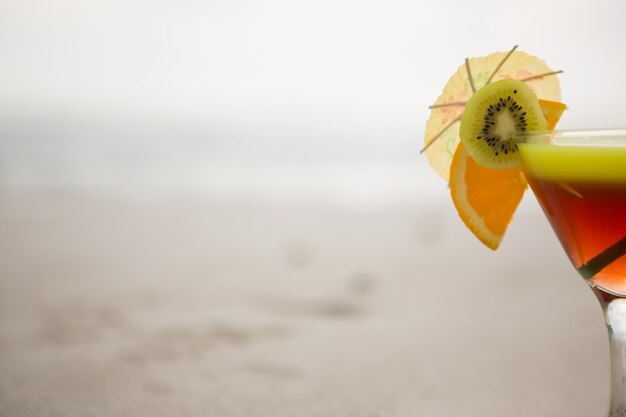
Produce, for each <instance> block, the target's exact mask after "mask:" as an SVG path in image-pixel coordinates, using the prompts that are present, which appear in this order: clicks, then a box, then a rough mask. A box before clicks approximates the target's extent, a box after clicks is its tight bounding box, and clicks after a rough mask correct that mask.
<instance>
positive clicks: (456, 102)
mask: <svg viewBox="0 0 626 417" xmlns="http://www.w3.org/2000/svg"><path fill="white" fill-rule="evenodd" d="M466 104H467V101H451V102H450V103H442V104H431V105H430V106H428V108H429V109H431V110H432V109H438V108H441V107H450V106H465V105H466Z"/></svg>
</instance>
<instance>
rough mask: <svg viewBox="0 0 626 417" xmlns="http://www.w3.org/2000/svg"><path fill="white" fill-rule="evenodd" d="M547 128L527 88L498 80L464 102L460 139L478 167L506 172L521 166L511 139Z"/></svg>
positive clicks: (537, 104) (514, 144) (539, 109)
mask: <svg viewBox="0 0 626 417" xmlns="http://www.w3.org/2000/svg"><path fill="white" fill-rule="evenodd" d="M547 128H548V124H547V122H546V119H545V117H544V116H543V113H542V111H541V107H540V106H539V101H538V99H537V96H536V95H535V93H534V92H533V91H532V90H531V89H530V87H528V86H527V85H526V84H525V83H524V82H523V81H517V80H500V81H496V82H493V83H491V84H487V85H486V86H484V87H483V88H481V89H480V90H478V91H477V92H476V93H475V94H474V95H473V96H472V97H471V98H470V100H469V101H468V102H467V105H466V106H465V111H464V112H463V117H462V119H461V128H460V131H459V135H460V137H461V142H463V145H464V146H465V149H467V152H468V153H469V154H470V156H471V157H472V158H473V159H474V160H475V161H476V163H477V164H478V165H481V166H484V167H487V168H492V169H506V168H514V167H517V166H519V165H520V161H519V154H518V151H517V144H516V143H515V141H514V140H513V137H514V135H515V134H516V133H523V132H531V131H544V130H547Z"/></svg>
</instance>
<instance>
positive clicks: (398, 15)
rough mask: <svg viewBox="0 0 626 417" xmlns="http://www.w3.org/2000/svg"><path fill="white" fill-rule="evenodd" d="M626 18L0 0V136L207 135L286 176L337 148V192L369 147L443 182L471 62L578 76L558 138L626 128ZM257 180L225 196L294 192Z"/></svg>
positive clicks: (487, 10)
mask: <svg viewBox="0 0 626 417" xmlns="http://www.w3.org/2000/svg"><path fill="white" fill-rule="evenodd" d="M625 16H626V3H625V2H623V1H618V0H598V1H593V2H592V1H577V2H571V1H566V0H556V1H545V0H542V1H538V0H530V1H526V2H524V3H523V4H521V5H520V6H518V7H514V6H512V5H510V4H507V5H506V6H504V5H503V4H502V2H499V1H495V0H477V1H472V2H470V1H452V0H439V1H416V0H390V1H384V2H383V1H356V0H320V1H314V2H312V1H298V0H296V1H284V0H265V1H246V0H243V1H225V0H208V1H196V0H184V1H166V0H157V1H147V0H109V1H106V2H103V1H93V0H84V1H78V2H77V1H70V0H55V1H48V0H2V2H1V3H0V54H1V56H2V65H0V121H3V123H5V124H6V123H8V122H14V121H26V122H31V121H35V122H37V121H39V120H60V121H68V120H69V121H71V122H72V123H76V122H81V121H96V122H105V123H109V124H116V123H120V122H121V121H123V122H125V123H143V124H144V125H160V124H168V123H171V124H174V125H177V126H192V125H201V126H208V127H210V129H213V130H214V131H225V132H230V133H229V135H226V136H225V137H228V138H230V139H229V140H231V139H232V138H233V137H239V138H244V137H245V138H247V139H250V140H254V141H256V142H258V143H259V144H260V145H259V146H257V147H256V148H255V149H256V150H259V149H261V150H262V151H260V154H259V155H265V156H267V154H268V151H267V150H264V151H263V146H264V145H266V147H267V148H275V149H274V151H272V152H270V154H272V155H274V156H276V155H283V157H282V161H283V162H285V161H287V160H295V161H305V160H306V157H302V155H301V153H303V152H302V149H305V150H307V152H304V153H306V154H307V155H313V156H311V157H310V158H314V157H316V158H317V159H318V160H321V159H323V158H325V157H326V156H328V155H330V153H329V152H326V151H320V150H317V151H314V150H313V148H312V147H311V146H312V145H311V141H317V142H319V143H324V141H326V146H327V148H328V147H331V146H332V147H335V146H337V149H338V150H339V151H338V152H340V153H341V155H343V156H345V158H343V159H342V158H336V157H335V158H334V160H333V161H331V164H332V166H333V169H335V171H333V170H326V171H325V172H326V173H327V175H325V176H324V178H331V177H332V178H334V179H335V180H336V179H337V178H338V177H337V176H336V175H340V174H339V173H337V171H342V168H341V164H344V163H346V162H345V161H346V159H347V158H350V155H351V154H354V155H356V154H358V153H359V152H358V150H359V149H365V148H367V149H370V150H372V149H373V150H374V152H375V151H376V150H377V149H382V151H380V152H379V153H380V154H381V155H382V156H381V157H380V158H379V159H381V158H382V159H381V160H380V161H378V162H380V163H379V164H378V165H377V166H379V167H380V171H381V172H382V171H384V170H387V168H383V167H382V166H383V165H384V164H386V165H387V166H395V167H398V166H401V165H402V164H405V165H404V166H406V167H407V170H410V169H412V168H411V167H410V166H415V167H417V169H418V171H419V170H421V171H419V172H420V174H419V175H420V176H425V177H424V178H427V181H432V180H433V179H434V178H436V177H434V176H432V177H431V176H429V175H430V173H429V174H426V172H429V171H428V168H427V164H426V162H425V161H424V158H419V156H418V153H417V152H416V151H417V150H418V149H419V148H421V144H422V142H423V129H424V125H425V122H426V119H427V117H428V110H427V107H428V105H429V104H431V103H432V102H433V101H434V100H435V99H436V98H437V97H438V95H439V94H440V92H441V90H442V88H443V86H444V85H445V83H446V81H447V80H448V78H449V77H450V76H451V75H452V74H453V73H454V72H455V71H456V69H457V68H458V66H459V65H461V64H462V62H463V60H464V58H465V57H467V56H484V55H487V54H489V53H491V52H495V51H506V50H509V49H510V48H511V47H512V46H513V45H516V44H517V45H520V46H519V49H520V50H523V51H525V52H528V53H530V54H532V55H536V56H539V57H541V58H542V59H544V60H545V61H546V62H547V64H548V65H549V66H550V67H552V68H553V69H563V70H564V71H565V72H564V74H562V76H561V77H560V78H561V85H562V91H563V101H564V102H566V103H567V105H568V111H567V112H566V114H565V115H564V116H563V119H562V121H561V123H560V127H561V128H585V127H589V128H596V127H623V126H626V110H624V107H623V105H622V100H623V97H626V82H624V75H623V72H624V68H626V54H624V53H623V43H624V41H625V40H626V25H625V24H624V17H625ZM237 135H238V136H237ZM51 140H54V139H51ZM232 140H234V139H232ZM307 146H308V147H309V148H307ZM299 149H300V153H298V150H299ZM351 150H354V151H351ZM294 155H295V157H294ZM253 156H254V155H252V156H251V155H249V154H248V155H244V154H243V153H242V154H236V152H235V151H233V152H231V153H230V156H229V158H230V159H228V158H227V159H223V160H221V161H220V162H224V161H231V162H232V163H233V164H235V165H236V163H237V161H239V162H240V165H242V166H243V164H244V162H245V164H248V165H249V161H250V160H251V159H253ZM238 158H239V159H238ZM274 159H276V158H274ZM279 159H280V158H279ZM331 159H333V158H331ZM269 160H272V158H269ZM272 161H273V160H272ZM274 162H275V161H274ZM274 162H272V163H274ZM293 165H295V164H292V166H291V168H290V169H297V168H298V167H297V166H293ZM241 169H244V168H241ZM245 169H248V168H245ZM259 170H261V169H260V168H259ZM259 170H257V171H250V172H249V170H248V171H246V172H247V173H246V174H245V175H244V174H241V175H239V176H237V175H235V176H234V177H233V176H231V177H229V179H228V180H227V181H225V182H224V183H223V184H222V187H235V185H233V184H234V183H233V181H234V180H233V178H245V179H242V180H241V181H240V182H242V183H243V182H246V181H251V180H252V179H254V180H255V181H256V180H258V178H259V175H261V174H263V175H268V176H269V177H271V178H272V179H271V181H278V180H276V178H279V177H281V178H282V177H284V175H283V174H284V173H283V172H278V173H274V174H271V173H270V172H269V171H267V170H264V171H263V172H261V171H259ZM407 170H400V171H399V172H398V175H407V172H409V171H407ZM343 171H344V173H346V172H345V171H346V170H345V169H344V170H343ZM329 172H330V173H334V174H332V175H329V174H328V173H329ZM303 175H304V174H303ZM306 175H309V176H310V177H311V178H313V177H320V175H319V173H318V172H308V173H307V174H306ZM346 175H347V173H346ZM350 175H352V177H354V178H358V177H359V176H358V175H355V174H354V172H353V173H352V174H350ZM371 175H373V176H374V177H377V175H378V174H376V173H374V174H371ZM269 177H268V178H269ZM268 181H270V180H269V179H268ZM280 181H286V180H280ZM311 181H313V179H311ZM329 181H330V182H333V179H329ZM345 181H346V183H350V184H352V185H350V186H346V187H354V182H350V181H349V180H348V179H346V180H345ZM235 182H236V181H235ZM292 182H293V179H292ZM295 182H296V183H297V181H295ZM339 182H341V181H339ZM392 183H393V181H392V180H391V179H389V180H388V181H386V182H385V181H383V183H381V184H380V187H381V189H382V188H385V187H389V186H391V184H392ZM228 184H230V185H228ZM261 184H263V181H261ZM266 185H267V184H266ZM283 185H285V184H283ZM259 187H260V185H259ZM289 187H291V188H297V185H293V184H292V185H289ZM279 188H280V187H279ZM341 192H342V191H338V193H339V194H341Z"/></svg>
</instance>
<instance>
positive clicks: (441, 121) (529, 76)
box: [422, 45, 562, 181]
mask: <svg viewBox="0 0 626 417" xmlns="http://www.w3.org/2000/svg"><path fill="white" fill-rule="evenodd" d="M561 72H562V71H552V70H551V69H550V68H548V66H547V65H546V64H545V62H543V61H542V60H540V59H539V58H537V57H534V56H531V55H528V54H527V53H525V52H521V51H517V45H516V46H514V47H513V49H511V50H510V51H509V52H496V53H493V54H490V55H487V56H485V57H481V58H469V59H468V58H466V59H465V63H464V64H463V65H461V66H460V67H459V69H458V70H457V72H456V73H454V75H453V76H452V77H450V80H449V81H448V83H447V84H446V86H445V87H444V89H443V93H441V95H440V96H439V98H438V99H437V101H435V103H434V104H433V105H432V106H430V109H431V112H430V117H429V118H428V121H427V122H426V131H425V134H424V149H422V152H425V153H426V156H427V157H428V161H429V162H430V164H431V166H432V167H433V169H434V170H435V172H437V173H438V174H439V175H440V176H441V177H442V178H443V179H445V180H446V181H447V180H448V179H449V176H450V164H451V162H452V157H453V156H454V151H455V150H456V147H457V146H458V144H459V126H460V124H461V116H462V115H463V111H464V110H465V103H466V102H467V100H469V98H470V97H471V95H472V94H473V93H474V92H476V91H477V90H479V89H480V88H481V87H483V86H484V85H486V84H489V83H490V82H492V81H498V80H502V79H514V80H521V81H524V82H526V84H527V85H528V86H529V87H530V88H531V89H532V90H533V91H535V92H539V91H540V92H541V96H540V97H539V98H541V99H543V100H552V101H560V100H561V86H560V84H559V79H558V78H557V77H554V76H553V75H554V74H558V73H561Z"/></svg>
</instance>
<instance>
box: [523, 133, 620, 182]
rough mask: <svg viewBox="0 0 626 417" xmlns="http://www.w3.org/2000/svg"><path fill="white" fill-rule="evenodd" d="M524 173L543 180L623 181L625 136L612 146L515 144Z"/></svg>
mask: <svg viewBox="0 0 626 417" xmlns="http://www.w3.org/2000/svg"><path fill="white" fill-rule="evenodd" d="M518 148H519V154H520V157H521V160H522V169H523V170H524V173H525V174H526V175H527V176H532V177H536V178H541V179H544V180H547V181H567V182H570V181H572V182H602V183H626V140H625V141H624V144H623V145H622V144H620V145H615V146H594V145H592V144H585V145H570V144H567V145H565V144H563V145H554V144H551V145H544V144H532V143H521V144H518Z"/></svg>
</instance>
